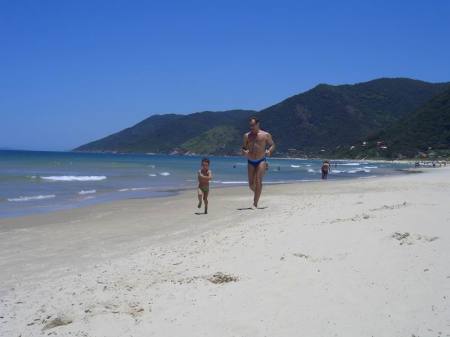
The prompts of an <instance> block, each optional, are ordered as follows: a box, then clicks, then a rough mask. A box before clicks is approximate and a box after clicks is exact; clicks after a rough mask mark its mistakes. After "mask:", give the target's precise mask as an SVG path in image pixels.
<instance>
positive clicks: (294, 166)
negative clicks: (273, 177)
mask: <svg viewBox="0 0 450 337" xmlns="http://www.w3.org/2000/svg"><path fill="white" fill-rule="evenodd" d="M291 167H292V168H299V167H300V165H293V164H291Z"/></svg>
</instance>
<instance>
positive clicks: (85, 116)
mask: <svg viewBox="0 0 450 337" xmlns="http://www.w3.org/2000/svg"><path fill="white" fill-rule="evenodd" d="M449 17H450V2H449V1H414V0H410V1H395V0H392V1H345V0H342V1H300V0H297V1H264V0H259V1H245V0H240V1H234V0H228V1H213V0H209V1H131V0H129V1H113V0H107V1H106V0H105V1H96V0H90V1H82V0H77V1H61V0H51V1H50V0H42V1H34V0H31V1H21V0H14V1H13V0H0V43H1V44H0V46H1V47H0V48H1V52H0V88H1V89H0V115H1V123H0V147H12V148H25V149H49V150H66V149H71V148H73V147H75V146H77V145H80V144H83V143H85V142H87V141H90V140H94V139H96V138H99V137H102V136H105V135H107V134H109V133H111V132H115V131H118V130H120V129H122V128H124V127H127V126H130V125H132V124H134V123H136V122H138V121H140V120H142V119H144V118H145V117H147V116H149V115H151V114H155V113H190V112H195V111H202V110H225V109H232V108H247V109H261V108H263V107H266V106H268V105H271V104H274V103H276V102H278V101H280V100H282V99H284V98H286V97H288V96H290V95H293V94H296V93H299V92H301V91H305V90H307V89H309V88H311V87H313V86H314V85H316V84H318V83H330V84H341V83H354V82H361V81H366V80H370V79H373V78H377V77H398V76H401V77H411V78H417V79H422V80H426V81H431V82H443V81H450V43H449V36H450V20H449Z"/></svg>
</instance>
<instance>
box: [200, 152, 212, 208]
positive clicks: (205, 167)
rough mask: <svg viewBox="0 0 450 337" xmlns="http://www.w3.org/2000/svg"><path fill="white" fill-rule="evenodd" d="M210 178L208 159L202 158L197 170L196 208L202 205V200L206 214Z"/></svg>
mask: <svg viewBox="0 0 450 337" xmlns="http://www.w3.org/2000/svg"><path fill="white" fill-rule="evenodd" d="M211 179H212V172H211V170H210V169H209V159H208V158H203V159H202V162H201V167H200V170H198V190H197V192H198V206H197V207H198V208H201V207H202V200H203V202H204V204H205V214H208V195H209V182H210V181H211Z"/></svg>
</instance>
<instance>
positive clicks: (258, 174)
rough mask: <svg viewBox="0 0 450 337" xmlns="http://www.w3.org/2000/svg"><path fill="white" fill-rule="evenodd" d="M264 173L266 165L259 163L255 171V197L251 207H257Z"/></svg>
mask: <svg viewBox="0 0 450 337" xmlns="http://www.w3.org/2000/svg"><path fill="white" fill-rule="evenodd" d="M265 172H266V163H265V162H261V163H259V165H258V166H257V167H256V169H255V196H254V198H253V206H255V207H258V202H259V198H260V197H261V192H262V181H263V177H264V173H265Z"/></svg>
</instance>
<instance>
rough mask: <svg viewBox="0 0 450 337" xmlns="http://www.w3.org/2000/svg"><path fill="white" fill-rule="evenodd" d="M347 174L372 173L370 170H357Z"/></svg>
mask: <svg viewBox="0 0 450 337" xmlns="http://www.w3.org/2000/svg"><path fill="white" fill-rule="evenodd" d="M347 172H348V173H359V172H364V173H370V172H371V171H370V170H368V169H357V170H349V171H347Z"/></svg>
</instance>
